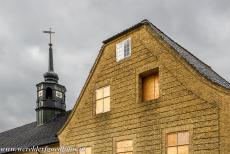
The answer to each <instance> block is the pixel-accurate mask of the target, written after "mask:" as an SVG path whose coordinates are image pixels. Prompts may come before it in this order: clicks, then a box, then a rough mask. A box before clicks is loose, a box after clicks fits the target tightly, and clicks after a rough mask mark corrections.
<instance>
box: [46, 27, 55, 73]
mask: <svg viewBox="0 0 230 154" xmlns="http://www.w3.org/2000/svg"><path fill="white" fill-rule="evenodd" d="M43 33H47V34H49V35H50V43H49V67H48V72H53V71H54V66H53V49H52V42H51V35H52V34H54V33H55V32H52V30H51V28H50V30H49V31H43Z"/></svg>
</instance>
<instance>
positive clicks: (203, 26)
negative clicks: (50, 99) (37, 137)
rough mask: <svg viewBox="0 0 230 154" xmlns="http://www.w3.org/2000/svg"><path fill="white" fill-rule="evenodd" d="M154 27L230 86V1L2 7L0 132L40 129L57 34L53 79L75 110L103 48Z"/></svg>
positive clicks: (57, 1)
mask: <svg viewBox="0 0 230 154" xmlns="http://www.w3.org/2000/svg"><path fill="white" fill-rule="evenodd" d="M143 19H148V20H149V21H151V22H152V23H153V24H154V25H155V26H157V27H158V28H159V29H161V30H162V31H163V32H165V33H166V34H167V35H168V36H170V37H171V38H172V39H174V40H175V41H176V42H178V43H179V44H181V45H182V46H184V47H185V48H186V49H188V50H189V51H191V52H192V53H193V54H194V55H196V56H197V57H198V58H200V59H201V60H203V61H204V62H205V63H207V64H208V65H210V66H211V67H212V68H213V69H214V70H215V71H216V72H217V73H219V74H220V75H221V76H223V77H224V78H225V79H226V80H228V81H230V60H229V58H230V1H229V0H221V1H220V0H203V1H185V0H81V1H80V0H39V1H38V0H37V1H35V0H20V1H19V0H1V1H0V132H1V131H4V130H7V129H11V128H14V127H17V126H21V125H24V124H26V123H30V122H33V121H35V110H34V109H35V102H36V87H35V85H36V84H37V83H39V82H41V81H43V73H44V72H46V71H47V67H48V64H47V63H48V60H47V59H48V36H47V35H45V34H43V33H42V31H43V30H47V29H48V28H49V27H50V26H52V28H53V30H54V31H55V32H56V33H55V35H54V38H53V44H54V63H55V72H57V73H58V75H59V78H60V80H59V83H61V84H63V85H65V86H66V88H67V90H68V91H67V94H66V95H67V99H66V104H67V108H68V109H71V108H72V107H73V105H74V104H75V101H76V99H77V97H78V95H79V93H80V91H81V88H82V86H83V84H84V82H85V80H86V78H87V76H88V73H89V71H90V69H91V67H92V65H93V63H94V60H95V58H96V56H97V54H98V52H99V49H100V47H101V45H102V43H101V42H102V41H103V40H105V39H107V38H108V37H111V36H112V35H114V34H116V33H118V32H120V31H122V30H124V29H126V28H128V27H129V26H132V25H134V24H136V23H137V22H139V21H141V20H143Z"/></svg>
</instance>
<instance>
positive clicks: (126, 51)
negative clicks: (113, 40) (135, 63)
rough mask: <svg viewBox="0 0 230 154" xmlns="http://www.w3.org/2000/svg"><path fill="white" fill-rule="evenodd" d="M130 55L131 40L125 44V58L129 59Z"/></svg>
mask: <svg viewBox="0 0 230 154" xmlns="http://www.w3.org/2000/svg"><path fill="white" fill-rule="evenodd" d="M129 55H130V39H128V40H125V43H124V56H125V57H128V56H129Z"/></svg>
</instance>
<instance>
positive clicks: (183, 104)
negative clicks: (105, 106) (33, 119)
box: [58, 26, 230, 154]
mask: <svg viewBox="0 0 230 154" xmlns="http://www.w3.org/2000/svg"><path fill="white" fill-rule="evenodd" d="M128 37H131V40H132V54H131V56H130V57H129V58H126V59H124V60H121V61H119V62H116V58H115V45H116V43H118V42H120V41H122V40H124V39H126V38H128ZM155 68H159V75H160V97H159V99H157V100H153V101H148V102H142V101H141V99H140V97H139V95H140V91H139V89H140V88H139V87H140V85H139V84H140V83H139V74H141V73H143V72H145V71H148V70H150V69H155ZM91 75H92V76H91V77H90V78H89V81H88V82H87V84H86V86H85V88H84V90H83V93H82V95H81V97H80V99H79V102H78V104H77V105H75V109H74V112H73V113H72V117H71V119H70V120H69V122H68V124H67V126H66V127H65V128H64V129H63V131H62V132H61V134H59V136H58V137H59V139H60V145H65V146H66V145H71V146H91V147H92V149H93V153H94V154H112V153H114V143H115V141H116V140H123V139H133V140H134V149H135V153H137V154H138V153H139V154H145V153H146V154H164V153H165V135H166V134H167V133H169V132H175V131H181V130H187V131H189V132H190V134H191V135H190V143H191V146H190V153H193V154H206V153H207V154H218V153H219V152H221V153H228V152H229V151H228V150H229V149H230V148H229V147H230V146H229V139H227V138H229V137H230V134H229V129H226V128H229V112H228V109H229V105H228V104H229V101H228V100H230V99H229V98H230V97H229V94H230V93H229V91H227V90H226V89H224V88H221V87H219V86H217V85H214V84H212V83H211V82H210V81H208V80H206V79H205V78H204V77H202V76H201V75H200V74H199V73H197V72H196V71H195V70H194V69H193V68H192V67H191V66H190V65H188V64H187V63H186V62H185V61H184V59H182V58H181V57H179V56H178V55H177V54H176V53H175V51H174V50H173V49H172V48H170V47H169V45H168V44H166V43H165V42H164V41H162V40H161V39H160V38H159V37H158V36H157V35H156V34H154V33H153V34H152V31H151V29H150V28H149V27H148V26H142V27H140V28H137V29H135V30H133V31H132V32H129V33H127V34H126V35H123V36H122V37H119V38H117V39H115V40H113V41H112V42H109V43H107V44H106V45H105V46H104V47H103V48H102V51H101V57H100V58H99V60H98V62H97V64H96V65H95V69H94V70H93V72H92V74H91ZM106 85H110V87H111V111H110V112H108V113H103V114H98V115H96V114H95V90H96V89H98V88H100V87H103V86H106ZM223 109H225V110H223ZM225 122H227V123H225ZM227 151H228V152H227Z"/></svg>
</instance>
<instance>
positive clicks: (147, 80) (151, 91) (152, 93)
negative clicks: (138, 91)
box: [141, 72, 159, 101]
mask: <svg viewBox="0 0 230 154" xmlns="http://www.w3.org/2000/svg"><path fill="white" fill-rule="evenodd" d="M141 81H142V101H150V100H154V99H157V98H159V73H158V72H153V73H150V74H147V75H145V76H142V78H141Z"/></svg>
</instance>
